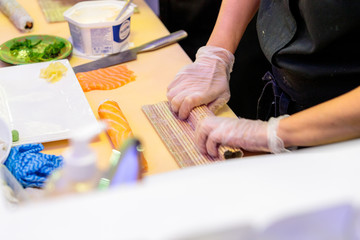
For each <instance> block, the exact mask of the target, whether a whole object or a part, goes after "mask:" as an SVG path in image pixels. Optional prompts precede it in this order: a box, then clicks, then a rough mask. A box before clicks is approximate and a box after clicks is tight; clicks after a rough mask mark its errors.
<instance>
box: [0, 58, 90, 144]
mask: <svg viewBox="0 0 360 240" xmlns="http://www.w3.org/2000/svg"><path fill="white" fill-rule="evenodd" d="M58 62H61V63H63V64H64V65H65V66H66V67H67V69H68V70H67V72H66V74H65V75H64V76H63V78H62V79H61V80H60V81H58V82H55V83H49V82H47V81H46V80H45V79H43V78H40V70H41V69H42V68H45V67H47V66H48V65H49V64H50V63H49V62H44V63H33V64H26V65H19V66H11V67H5V68H0V116H1V117H2V118H3V119H5V121H6V122H7V123H8V125H9V127H10V129H11V130H13V129H16V130H17V131H18V132H19V136H20V139H19V141H18V142H15V143H13V145H20V144H26V143H38V142H50V141H57V140H63V139H67V138H69V137H70V136H71V132H72V131H76V129H78V128H79V127H81V126H82V125H84V123H86V124H92V123H95V122H96V118H95V116H94V114H93V112H92V110H91V108H90V106H89V103H88V101H87V99H86V97H85V95H84V93H83V91H82V89H81V87H80V84H79V82H78V80H77V79H76V76H75V73H74V71H73V70H72V67H71V65H70V63H69V61H68V60H67V59H63V60H59V61H58Z"/></svg>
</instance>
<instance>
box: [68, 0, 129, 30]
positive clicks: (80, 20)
mask: <svg viewBox="0 0 360 240" xmlns="http://www.w3.org/2000/svg"><path fill="white" fill-rule="evenodd" d="M124 5H125V2H123V1H83V2H79V3H77V4H75V5H74V6H73V7H71V8H69V9H68V10H66V11H65V12H64V17H65V19H66V20H67V21H69V22H71V23H72V24H75V25H77V26H79V27H104V26H113V25H115V24H117V23H121V22H123V21H124V20H125V19H127V18H128V17H129V16H131V15H132V14H133V12H134V8H135V5H134V4H131V5H130V6H129V8H128V9H127V10H126V12H125V13H124V14H123V15H122V17H121V18H120V19H118V20H117V21H115V19H116V17H117V15H118V13H120V11H121V9H122V8H123V7H124Z"/></svg>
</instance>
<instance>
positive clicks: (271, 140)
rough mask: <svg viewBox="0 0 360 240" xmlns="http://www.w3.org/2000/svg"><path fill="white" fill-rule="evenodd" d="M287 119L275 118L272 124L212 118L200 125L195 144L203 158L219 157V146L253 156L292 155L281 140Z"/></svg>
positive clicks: (239, 119) (206, 119) (258, 121)
mask: <svg viewBox="0 0 360 240" xmlns="http://www.w3.org/2000/svg"><path fill="white" fill-rule="evenodd" d="M284 117H286V116H285V115H284V116H280V117H278V118H271V119H270V120H269V121H268V122H265V121H261V120H249V119H244V118H225V117H208V118H205V119H204V120H202V121H201V122H199V123H198V125H197V126H196V130H195V142H196V144H197V146H198V147H199V150H200V152H202V153H203V154H205V153H208V154H209V155H211V156H213V157H217V155H218V147H219V145H223V146H230V147H238V148H242V149H244V150H248V151H253V152H259V151H261V152H272V153H281V152H288V151H289V150H287V149H285V148H284V142H283V141H282V140H281V139H280V138H279V137H278V136H277V134H276V132H277V128H278V124H279V121H280V120H281V119H282V118H284Z"/></svg>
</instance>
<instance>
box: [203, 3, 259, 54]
mask: <svg viewBox="0 0 360 240" xmlns="http://www.w3.org/2000/svg"><path fill="white" fill-rule="evenodd" d="M259 3H260V0H223V1H222V4H221V8H220V12H219V15H218V18H217V20H216V24H215V27H214V29H213V31H212V33H211V36H210V38H209V41H208V42H207V44H206V45H209V46H217V47H222V48H225V49H227V50H228V51H230V52H232V53H235V51H236V48H237V46H238V44H239V42H240V39H241V38H242V36H243V34H244V32H245V29H246V27H247V25H248V24H249V22H250V21H251V19H252V18H253V17H254V15H255V13H256V11H257V10H258V8H259Z"/></svg>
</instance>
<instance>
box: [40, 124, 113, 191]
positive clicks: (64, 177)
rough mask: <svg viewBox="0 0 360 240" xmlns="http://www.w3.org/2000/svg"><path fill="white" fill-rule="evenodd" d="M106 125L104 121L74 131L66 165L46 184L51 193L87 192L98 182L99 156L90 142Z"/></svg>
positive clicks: (65, 160) (66, 157)
mask: <svg viewBox="0 0 360 240" xmlns="http://www.w3.org/2000/svg"><path fill="white" fill-rule="evenodd" d="M105 127H106V125H105V123H104V122H97V123H96V124H90V125H86V126H84V127H82V128H80V129H78V130H77V131H76V132H74V134H73V135H72V137H71V139H70V143H71V146H70V148H69V149H68V150H67V151H66V152H65V153H64V166H63V167H62V169H60V170H58V171H55V172H54V173H53V174H52V176H51V178H50V179H49V181H48V184H47V186H46V188H47V189H48V193H49V194H50V195H58V194H63V193H71V192H85V191H89V190H91V189H92V188H93V187H94V186H95V185H96V184H97V181H98V179H97V175H98V174H97V173H98V172H99V171H98V169H97V157H96V154H95V152H94V151H93V150H92V149H91V148H90V147H89V143H90V141H91V140H92V139H93V138H94V137H95V136H97V135H98V134H99V133H101V132H102V131H103V130H104V129H105Z"/></svg>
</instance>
